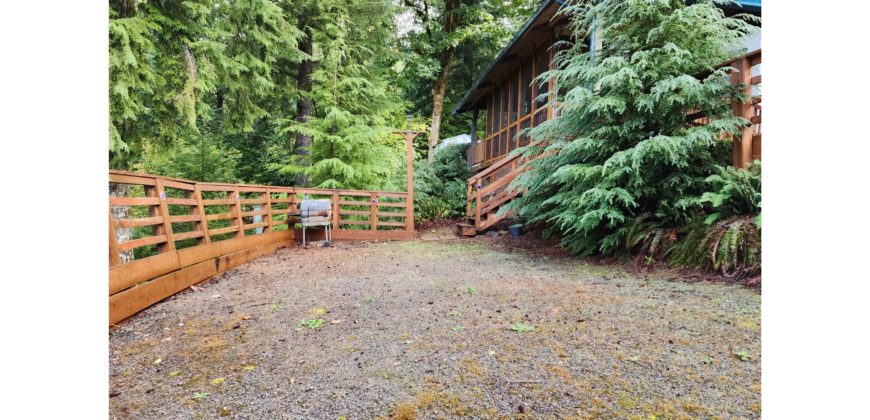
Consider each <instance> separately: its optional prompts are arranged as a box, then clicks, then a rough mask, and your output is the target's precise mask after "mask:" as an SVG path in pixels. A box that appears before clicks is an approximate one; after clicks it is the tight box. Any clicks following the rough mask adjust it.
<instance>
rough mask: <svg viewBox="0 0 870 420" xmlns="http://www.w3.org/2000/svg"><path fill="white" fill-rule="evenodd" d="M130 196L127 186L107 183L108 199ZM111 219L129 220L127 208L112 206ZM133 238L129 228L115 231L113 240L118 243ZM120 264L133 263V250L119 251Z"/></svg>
mask: <svg viewBox="0 0 870 420" xmlns="http://www.w3.org/2000/svg"><path fill="white" fill-rule="evenodd" d="M129 195H130V186H129V185H127V184H115V183H111V182H110V183H109V196H110V197H128V196H129ZM112 218H113V219H129V218H130V207H129V206H112ZM131 238H133V230H132V229H130V228H121V229H115V240H117V241H118V243H121V242H126V241H129V240H130V239H131ZM120 256H121V264H123V263H128V262H130V261H133V250H129V251H121V254H120Z"/></svg>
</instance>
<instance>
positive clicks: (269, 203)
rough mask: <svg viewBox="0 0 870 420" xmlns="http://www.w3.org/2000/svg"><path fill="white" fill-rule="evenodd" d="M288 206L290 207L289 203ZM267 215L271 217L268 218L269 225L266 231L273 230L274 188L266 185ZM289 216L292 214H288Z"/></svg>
mask: <svg viewBox="0 0 870 420" xmlns="http://www.w3.org/2000/svg"><path fill="white" fill-rule="evenodd" d="M288 208H289V205H288ZM266 217H268V218H269V219H268V220H266V223H268V225H267V226H266V227H267V230H266V232H271V231H272V224H273V222H272V189H271V188H269V187H266ZM287 217H290V215H289V214H288V215H287ZM287 228H288V229H289V228H290V227H289V226H288V227H287Z"/></svg>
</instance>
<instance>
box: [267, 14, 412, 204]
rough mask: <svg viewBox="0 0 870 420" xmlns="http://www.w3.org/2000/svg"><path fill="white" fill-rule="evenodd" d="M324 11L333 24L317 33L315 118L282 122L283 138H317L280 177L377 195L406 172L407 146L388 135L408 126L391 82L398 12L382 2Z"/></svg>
mask: <svg viewBox="0 0 870 420" xmlns="http://www.w3.org/2000/svg"><path fill="white" fill-rule="evenodd" d="M320 7H321V8H322V10H323V13H324V14H325V16H328V18H325V19H323V20H324V21H325V22H327V23H326V24H325V25H323V27H322V28H318V30H317V31H316V32H314V41H315V50H317V53H315V69H314V71H313V73H312V75H311V79H312V91H311V92H310V97H311V99H312V102H313V105H314V109H315V112H314V114H313V115H312V116H311V117H310V118H309V119H308V120H307V121H304V122H301V121H297V120H296V119H293V120H289V119H288V120H285V121H283V122H284V124H285V129H284V131H285V132H287V133H302V134H304V135H305V136H308V137H310V138H311V139H312V145H311V149H310V156H305V155H298V154H297V155H295V156H293V157H291V159H289V162H285V164H284V165H282V167H281V170H282V171H284V172H285V173H291V174H292V173H300V172H304V173H306V174H307V175H308V176H309V179H310V180H311V183H312V184H313V185H316V186H318V187H322V188H359V189H370V188H378V187H380V186H381V185H382V184H383V183H384V180H385V179H387V178H388V177H389V175H390V174H392V173H394V172H397V171H399V170H400V169H401V166H402V156H403V153H402V151H403V146H404V143H403V142H401V141H399V139H398V138H396V137H395V136H392V135H391V134H390V133H391V132H392V131H393V130H394V127H396V126H398V125H399V124H401V122H402V121H404V106H403V104H402V102H401V100H400V98H399V95H398V92H396V91H395V90H393V89H390V87H389V85H388V83H387V81H386V76H387V75H389V74H390V72H391V71H392V70H391V64H392V62H393V61H395V58H394V56H395V54H394V53H393V52H391V51H390V50H389V46H390V42H389V41H390V39H391V38H392V37H394V34H395V30H394V29H395V28H394V23H393V20H392V16H393V12H392V7H393V6H392V5H391V3H390V2H389V1H386V0H383V1H380V2H377V1H376V2H371V1H350V2H347V1H340V2H339V1H335V2H323V3H321V4H320ZM300 159H301V160H300ZM306 160H308V161H307V162H306Z"/></svg>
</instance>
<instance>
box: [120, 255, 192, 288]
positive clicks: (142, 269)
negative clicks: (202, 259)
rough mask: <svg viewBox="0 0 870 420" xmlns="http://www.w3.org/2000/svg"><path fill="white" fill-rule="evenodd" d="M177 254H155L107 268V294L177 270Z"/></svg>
mask: <svg viewBox="0 0 870 420" xmlns="http://www.w3.org/2000/svg"><path fill="white" fill-rule="evenodd" d="M179 268H180V267H179V264H178V256H177V254H176V253H175V252H166V253H163V254H157V255H154V256H151V257H148V258H143V259H141V260H136V261H131V262H128V263H125V264H120V265H116V266H114V267H112V268H109V294H110V295H113V294H115V293H117V292H120V291H121V290H124V289H126V288H129V287H132V286H135V285H136V284H138V283H141V282H143V281H146V280H150V279H153V278H154V277H157V276H162V275H164V274H166V273H168V272H170V271H174V270H178V269H179Z"/></svg>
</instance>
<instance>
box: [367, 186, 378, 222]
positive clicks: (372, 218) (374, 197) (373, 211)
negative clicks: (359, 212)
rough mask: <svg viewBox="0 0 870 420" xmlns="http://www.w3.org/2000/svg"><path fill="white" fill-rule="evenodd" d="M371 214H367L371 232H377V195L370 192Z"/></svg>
mask: <svg viewBox="0 0 870 420" xmlns="http://www.w3.org/2000/svg"><path fill="white" fill-rule="evenodd" d="M369 206H371V213H370V214H369V224H370V225H371V229H372V230H378V194H377V193H375V192H372V202H371V203H369Z"/></svg>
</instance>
